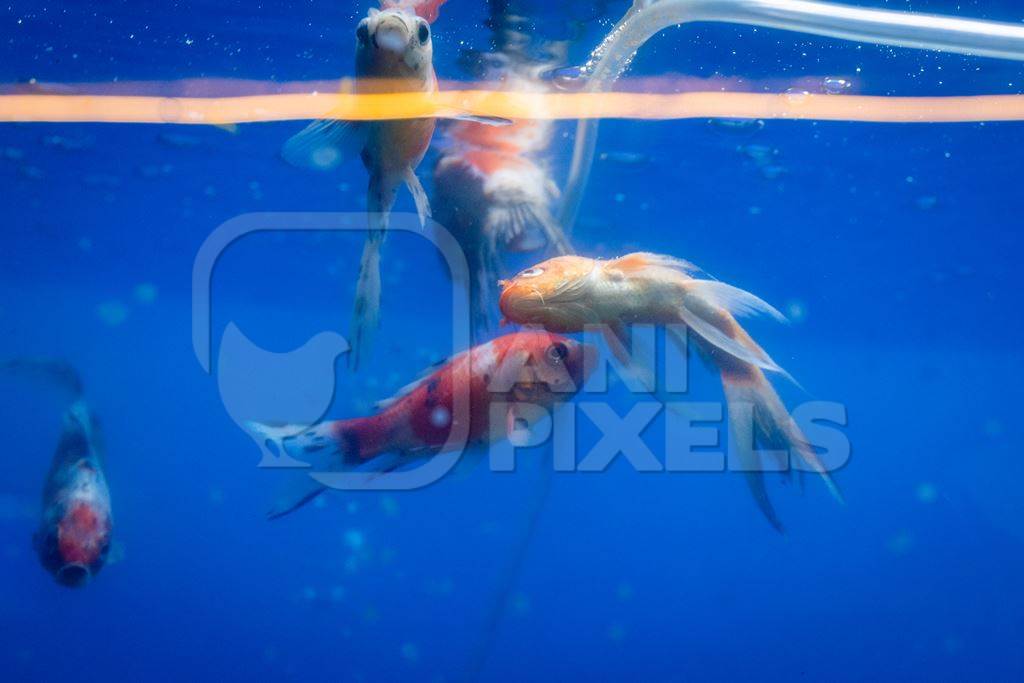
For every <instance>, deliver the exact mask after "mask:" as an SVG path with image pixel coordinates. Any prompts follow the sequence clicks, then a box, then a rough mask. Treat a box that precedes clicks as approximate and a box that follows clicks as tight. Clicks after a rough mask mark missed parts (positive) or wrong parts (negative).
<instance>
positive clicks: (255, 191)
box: [249, 180, 263, 200]
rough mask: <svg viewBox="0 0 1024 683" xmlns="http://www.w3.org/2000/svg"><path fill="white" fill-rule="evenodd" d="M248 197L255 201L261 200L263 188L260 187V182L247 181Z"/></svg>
mask: <svg viewBox="0 0 1024 683" xmlns="http://www.w3.org/2000/svg"><path fill="white" fill-rule="evenodd" d="M249 196H250V197H252V198H253V199H256V200H260V199H263V187H262V186H261V185H260V181H258V180H250V181H249Z"/></svg>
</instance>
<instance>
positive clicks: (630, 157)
mask: <svg viewBox="0 0 1024 683" xmlns="http://www.w3.org/2000/svg"><path fill="white" fill-rule="evenodd" d="M597 158H598V159H600V160H601V161H607V162H610V163H613V164H619V165H620V166H632V167H638V166H646V165H647V164H648V163H649V162H650V161H651V158H650V157H649V156H647V155H646V154H641V153H639V152H601V154H600V155H598V157H597Z"/></svg>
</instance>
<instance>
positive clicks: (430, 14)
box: [370, 0, 446, 24]
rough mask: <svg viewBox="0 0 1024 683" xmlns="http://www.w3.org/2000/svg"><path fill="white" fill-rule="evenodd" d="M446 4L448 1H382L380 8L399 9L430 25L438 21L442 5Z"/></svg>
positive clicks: (372, 10)
mask: <svg viewBox="0 0 1024 683" xmlns="http://www.w3.org/2000/svg"><path fill="white" fill-rule="evenodd" d="M445 2H446V0H381V2H380V6H381V8H382V9H397V10H404V11H406V12H410V13H412V14H415V15H416V16H418V17H420V18H421V19H423V20H424V21H426V22H427V23H428V24H433V23H434V22H435V21H437V15H438V14H439V13H440V11H441V5H443V4H444V3H445ZM370 11H371V12H374V13H376V11H377V10H374V9H371V10H370ZM371 16H372V15H371Z"/></svg>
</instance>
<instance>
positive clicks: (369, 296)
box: [349, 233, 384, 370]
mask: <svg viewBox="0 0 1024 683" xmlns="http://www.w3.org/2000/svg"><path fill="white" fill-rule="evenodd" d="M383 242H384V235H383V233H377V234H374V233H371V234H370V235H369V236H368V237H367V238H366V243H365V244H364V245H363V256H362V258H361V259H360V261H359V280H358V281H357V283H356V299H355V308H354V309H353V312H352V330H353V333H352V339H351V348H352V352H351V353H350V354H349V367H350V368H352V369H353V370H355V369H357V368H358V367H359V364H360V363H361V362H362V360H363V359H364V357H365V356H366V355H367V354H368V353H369V348H370V346H371V344H372V343H373V334H374V332H375V331H376V330H377V326H378V325H379V324H380V290H381V284H380V248H381V244H382V243H383Z"/></svg>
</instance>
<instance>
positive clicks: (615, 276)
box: [499, 252, 842, 531]
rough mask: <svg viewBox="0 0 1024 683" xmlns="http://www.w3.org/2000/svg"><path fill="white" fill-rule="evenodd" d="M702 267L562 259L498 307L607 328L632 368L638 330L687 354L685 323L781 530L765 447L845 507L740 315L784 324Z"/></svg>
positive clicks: (627, 259)
mask: <svg viewBox="0 0 1024 683" xmlns="http://www.w3.org/2000/svg"><path fill="white" fill-rule="evenodd" d="M698 270H699V269H698V268H697V267H696V266H694V265H693V264H691V263H688V262H686V261H682V260H680V259H675V258H672V257H669V256H662V255H659V254H650V253H644V252H637V253H633V254H627V255H626V256H623V257H621V258H617V259H612V260H610V261H601V260H598V259H592V258H586V257H582V256H560V257H556V258H553V259H549V260H547V261H545V262H543V263H541V264H539V265H537V266H534V267H532V268H529V269H527V270H524V271H523V272H521V273H519V274H518V275H516V276H515V277H514V278H512V279H511V280H508V281H506V282H504V283H502V293H501V299H500V302H499V305H500V307H501V312H502V314H503V315H504V316H505V318H506V320H507V321H509V322H514V323H519V324H524V325H541V326H543V327H544V328H545V329H546V330H548V331H551V332H559V333H573V332H582V331H583V330H584V328H585V327H587V326H600V327H601V328H602V329H603V330H604V332H605V337H606V339H607V342H608V345H609V347H610V349H611V350H612V352H613V353H614V354H615V355H616V356H617V357H619V358H620V360H622V361H623V362H624V363H628V362H629V361H630V357H629V351H628V344H629V341H628V339H629V333H628V330H627V328H628V326H629V325H631V324H654V325H665V326H668V327H667V328H666V329H667V333H668V335H669V337H671V338H672V339H673V341H675V342H676V343H677V344H678V345H679V346H680V347H681V348H682V349H684V350H685V348H686V346H685V345H686V339H685V338H684V337H682V336H680V335H681V334H685V333H681V332H680V330H679V329H678V328H676V327H673V326H676V325H685V328H686V329H687V330H689V332H690V333H691V337H692V339H693V340H694V342H695V343H696V345H697V349H698V351H699V352H700V354H701V356H702V357H703V358H704V359H705V361H706V362H707V363H708V364H709V365H711V366H712V367H714V368H715V369H716V370H717V371H718V372H719V374H720V376H721V380H722V386H723V388H724V389H725V397H726V403H727V404H728V405H729V427H730V433H731V437H732V442H733V445H734V449H735V452H736V454H737V456H738V458H739V460H740V463H741V465H742V467H743V469H744V474H745V475H746V478H747V483H748V485H749V487H750V490H751V492H752V493H753V495H754V498H755V500H756V502H757V505H758V507H759V508H760V509H761V511H762V512H763V513H764V515H765V517H767V518H768V521H769V522H770V523H771V524H772V526H774V527H775V528H776V529H778V530H779V531H782V528H783V527H782V523H781V522H780V520H779V518H778V516H777V515H776V513H775V510H774V508H773V507H772V504H771V502H770V501H769V499H768V494H767V491H766V490H765V486H764V480H763V477H762V473H761V471H760V470H761V468H760V467H759V466H758V463H759V458H758V453H757V450H756V449H755V445H756V444H759V445H762V446H764V447H765V448H769V449H785V450H786V452H787V453H788V452H790V451H792V452H793V453H796V454H797V455H798V456H799V457H800V458H801V460H803V462H804V463H806V465H807V466H808V467H809V468H811V469H812V470H813V471H815V472H817V473H818V474H820V475H821V477H822V478H823V479H824V481H825V483H826V485H827V486H828V488H829V490H830V491H831V492H832V494H833V495H834V496H835V497H836V498H837V499H839V500H840V501H842V496H841V495H840V493H839V489H838V488H837V487H836V485H835V483H834V482H833V481H832V477H831V475H830V474H829V472H828V470H827V469H826V468H825V466H824V464H823V463H822V462H821V460H820V459H819V458H818V456H817V454H816V453H815V451H814V449H813V447H812V446H811V445H810V443H809V442H808V440H807V438H806V437H805V436H804V434H803V432H802V431H801V430H800V428H799V427H798V426H797V424H796V422H795V421H794V420H793V418H792V417H791V416H790V414H789V412H788V411H787V410H786V407H785V405H783V403H782V400H781V399H780V398H779V395H778V394H777V393H776V392H775V389H774V388H773V387H772V385H771V383H770V382H769V381H768V379H767V378H766V377H765V374H764V373H765V371H774V372H780V373H784V371H783V370H782V368H780V367H779V366H778V365H777V364H776V363H775V361H773V360H772V359H771V358H770V357H769V356H768V354H767V353H766V352H765V351H764V349H762V348H761V347H760V346H759V345H758V344H757V342H755V341H754V340H753V338H752V337H751V336H750V335H749V334H748V333H747V332H746V330H744V329H743V327H741V326H740V324H739V323H738V322H737V320H736V317H735V316H737V315H750V314H768V315H770V316H771V317H773V318H776V319H779V320H785V318H784V317H783V316H782V314H781V313H779V312H778V311H777V310H776V309H775V308H773V307H772V306H770V305H769V304H767V303H765V302H764V301H762V300H761V299H759V298H757V297H756V296H754V295H753V294H750V293H749V292H745V291H743V290H741V289H737V288H736V287H733V286H731V285H727V284H725V283H723V282H719V281H717V280H702V279H697V278H695V277H694V275H695V274H696V273H697V272H698ZM742 404H746V405H750V406H752V408H753V437H754V438H753V443H752V439H751V438H750V437H751V433H750V430H749V429H744V427H745V426H747V425H743V424H741V422H740V420H739V415H740V414H741V413H742V411H741V410H740V409H739V406H740V405H742ZM786 470H787V471H788V467H787V468H786Z"/></svg>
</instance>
